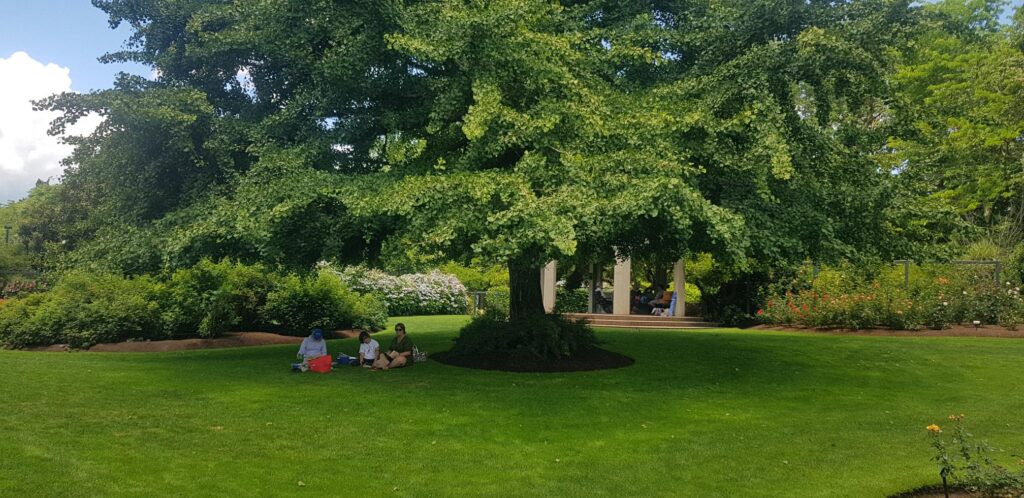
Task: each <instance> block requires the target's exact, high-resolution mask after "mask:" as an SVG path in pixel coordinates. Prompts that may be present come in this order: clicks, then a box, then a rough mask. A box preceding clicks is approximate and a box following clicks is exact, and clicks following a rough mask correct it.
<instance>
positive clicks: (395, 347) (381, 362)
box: [373, 323, 414, 370]
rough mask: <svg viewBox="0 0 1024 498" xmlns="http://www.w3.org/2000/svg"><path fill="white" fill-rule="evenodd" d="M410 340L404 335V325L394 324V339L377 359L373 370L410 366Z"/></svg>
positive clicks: (411, 347) (411, 345)
mask: <svg viewBox="0 0 1024 498" xmlns="http://www.w3.org/2000/svg"><path fill="white" fill-rule="evenodd" d="M413 347H414V346H413V343H412V340H411V339H409V336H407V335H406V334H405V324H402V323H397V324H395V339H394V340H393V341H391V346H388V350H387V351H386V352H384V353H381V354H380V356H378V357H377V361H375V362H374V363H373V369H374V370H376V369H378V368H379V369H382V370H390V369H392V368H401V367H406V366H409V365H412V349H413Z"/></svg>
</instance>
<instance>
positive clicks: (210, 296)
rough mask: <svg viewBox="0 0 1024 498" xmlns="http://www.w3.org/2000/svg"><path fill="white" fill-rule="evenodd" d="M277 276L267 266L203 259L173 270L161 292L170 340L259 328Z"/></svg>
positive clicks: (165, 323) (262, 323)
mask: <svg viewBox="0 0 1024 498" xmlns="http://www.w3.org/2000/svg"><path fill="white" fill-rule="evenodd" d="M278 279H279V277H278V276H277V275H276V274H275V273H273V272H271V271H268V270H267V269H266V268H265V267H264V266H263V265H259V264H257V265H244V264H241V263H233V262H231V261H228V260H224V261H221V262H219V263H213V262H211V261H209V260H202V261H200V262H199V263H197V264H196V265H195V266H193V267H191V268H186V269H181V270H177V271H175V272H174V273H173V274H172V275H171V276H170V278H169V279H168V281H167V282H166V284H165V285H164V286H163V288H162V289H161V292H160V299H161V302H162V309H163V322H164V328H165V330H166V331H167V333H168V335H170V336H172V337H189V336H194V335H195V333H196V331H199V335H200V336H202V337H213V336H217V335H220V334H222V333H224V332H227V331H229V330H238V329H247V330H253V329H259V328H262V327H263V326H264V325H265V323H264V320H263V317H262V314H261V309H262V308H263V306H264V305H265V304H266V299H267V295H268V294H269V293H270V292H271V291H272V290H273V289H274V288H275V286H276V285H277V281H278Z"/></svg>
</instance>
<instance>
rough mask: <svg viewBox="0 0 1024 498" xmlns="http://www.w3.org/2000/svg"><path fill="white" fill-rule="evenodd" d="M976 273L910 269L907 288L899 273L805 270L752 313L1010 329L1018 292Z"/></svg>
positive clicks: (790, 319)
mask: <svg viewBox="0 0 1024 498" xmlns="http://www.w3.org/2000/svg"><path fill="white" fill-rule="evenodd" d="M991 278H992V277H991V275H988V274H986V272H985V271H984V270H979V269H977V268H964V267H955V266H949V265H929V266H927V267H924V268H921V267H914V269H913V271H912V275H911V280H910V283H909V285H908V284H907V283H906V282H905V280H904V275H903V269H902V268H891V267H890V268H882V269H879V270H878V271H877V272H876V273H875V274H874V275H870V274H868V275H863V274H860V273H859V272H857V271H855V270H854V269H852V268H850V267H844V266H841V267H838V268H826V269H823V270H822V271H821V273H820V274H819V275H818V277H817V278H814V279H812V278H810V276H809V274H808V272H807V271H806V270H804V271H801V272H799V273H798V275H797V277H796V279H794V280H793V281H792V282H788V283H787V285H788V286H789V288H788V289H786V290H785V291H780V290H778V289H776V290H775V291H774V292H775V295H772V296H771V297H769V298H768V299H767V300H766V301H765V306H764V308H762V309H761V310H759V311H758V318H759V319H760V320H761V321H764V322H767V323H780V324H798V325H805V326H811V327H842V328H850V329H859V328H870V327H888V328H892V329H901V330H915V329H917V328H920V327H921V326H922V325H924V326H927V327H930V328H934V329H942V328H947V327H949V326H951V325H952V324H956V323H970V322H972V321H974V320H979V321H980V322H982V323H984V324H996V323H999V324H1002V325H1004V326H1007V327H1011V328H1012V327H1015V326H1016V325H1017V324H1019V323H1021V320H1022V319H1024V302H1022V300H1021V299H1020V292H1019V288H1016V287H1011V286H1010V285H1009V283H1007V285H1006V286H1005V287H1004V286H998V285H995V284H994V283H992V281H991Z"/></svg>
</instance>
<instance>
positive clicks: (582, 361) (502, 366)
mask: <svg viewBox="0 0 1024 498" xmlns="http://www.w3.org/2000/svg"><path fill="white" fill-rule="evenodd" d="M450 353H451V351H444V352H441V353H437V354H433V355H431V356H430V357H431V358H432V359H435V360H437V361H439V362H441V363H444V364H446V365H452V366H456V367H463V368H475V369H478V370H498V371H502V372H583V371H588V370H608V369H612V368H622V367H628V366H630V365H632V364H633V363H634V361H635V360H633V358H630V357H628V356H626V355H623V354H619V353H615V352H612V351H608V350H605V349H601V348H593V349H591V350H589V351H586V352H584V353H580V354H577V355H576V356H574V357H572V358H565V359H561V360H535V359H510V358H509V357H507V356H499V355H493V356H472V357H463V356H456V355H452V354H450Z"/></svg>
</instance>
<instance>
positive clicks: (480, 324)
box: [449, 313, 597, 360]
mask: <svg viewBox="0 0 1024 498" xmlns="http://www.w3.org/2000/svg"><path fill="white" fill-rule="evenodd" d="M596 345H597V338H596V337H595V336H594V332H593V330H591V329H590V327H589V326H587V325H586V323H584V322H582V321H574V320H570V319H567V318H565V317H562V316H560V315H539V316H537V317H532V318H529V319H527V320H522V321H514V322H510V321H508V320H503V319H501V318H500V317H497V316H496V315H495V314H493V313H485V314H484V315H482V316H479V317H474V318H473V320H472V321H471V322H470V323H469V324H468V325H466V326H465V327H463V328H462V330H461V331H460V332H459V337H458V339H456V340H455V346H453V347H452V349H451V352H450V353H449V354H451V355H453V356H463V357H473V356H492V355H493V356H500V357H505V358H511V359H517V358H521V359H551V360H557V359H559V358H568V357H571V356H573V355H575V354H577V353H579V352H582V351H586V350H588V349H590V348H593V347H594V346H596Z"/></svg>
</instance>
